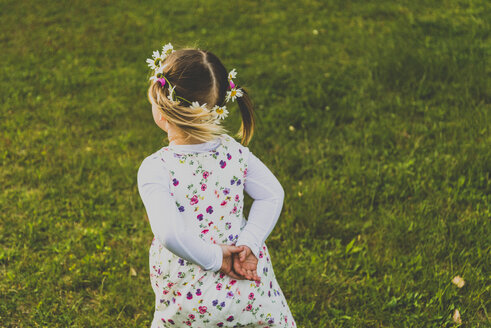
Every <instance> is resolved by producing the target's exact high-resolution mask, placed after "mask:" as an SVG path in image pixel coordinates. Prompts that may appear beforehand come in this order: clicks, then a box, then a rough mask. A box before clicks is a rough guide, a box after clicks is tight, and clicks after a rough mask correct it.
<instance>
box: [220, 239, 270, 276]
mask: <svg viewBox="0 0 491 328" xmlns="http://www.w3.org/2000/svg"><path fill="white" fill-rule="evenodd" d="M219 246H220V247H221V248H222V253H223V261H222V267H221V268H220V271H221V272H223V273H225V274H227V275H229V276H231V277H232V278H235V279H238V280H245V279H247V280H254V281H260V280H261V278H260V277H259V276H258V274H257V263H258V259H257V257H256V256H255V255H254V253H252V251H251V249H250V248H249V246H245V245H240V246H234V245H227V244H219Z"/></svg>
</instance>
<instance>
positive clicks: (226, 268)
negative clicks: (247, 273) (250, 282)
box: [218, 244, 245, 280]
mask: <svg viewBox="0 0 491 328" xmlns="http://www.w3.org/2000/svg"><path fill="white" fill-rule="evenodd" d="M218 245H219V246H220V247H221V248H222V253H223V261H222V267H221V268H220V271H221V272H223V273H225V274H227V275H229V276H231V277H232V278H234V279H238V280H244V279H245V278H244V277H241V276H239V275H237V274H236V273H235V272H234V271H233V270H232V265H233V263H232V262H233V260H232V255H234V254H237V253H239V252H241V251H243V249H242V248H241V247H237V246H233V245H227V244H218Z"/></svg>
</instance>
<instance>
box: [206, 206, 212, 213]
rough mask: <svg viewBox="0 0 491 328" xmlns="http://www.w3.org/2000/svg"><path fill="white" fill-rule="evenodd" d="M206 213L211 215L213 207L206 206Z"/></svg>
mask: <svg viewBox="0 0 491 328" xmlns="http://www.w3.org/2000/svg"><path fill="white" fill-rule="evenodd" d="M206 213H209V214H211V213H213V206H211V205H210V206H208V207H207V208H206Z"/></svg>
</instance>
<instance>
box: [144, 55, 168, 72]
mask: <svg viewBox="0 0 491 328" xmlns="http://www.w3.org/2000/svg"><path fill="white" fill-rule="evenodd" d="M164 59H165V57H164V54H160V53H159V52H158V51H154V52H153V55H152V58H148V59H147V63H148V67H150V68H151V69H157V68H158V67H160V64H161V63H162V62H163V61H164Z"/></svg>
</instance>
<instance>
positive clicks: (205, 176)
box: [203, 171, 210, 179]
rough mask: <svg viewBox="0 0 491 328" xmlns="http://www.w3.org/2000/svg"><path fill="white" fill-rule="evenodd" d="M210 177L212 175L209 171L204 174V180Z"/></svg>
mask: <svg viewBox="0 0 491 328" xmlns="http://www.w3.org/2000/svg"><path fill="white" fill-rule="evenodd" d="M209 176H210V173H208V171H205V172H203V178H205V179H208V177H209Z"/></svg>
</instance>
